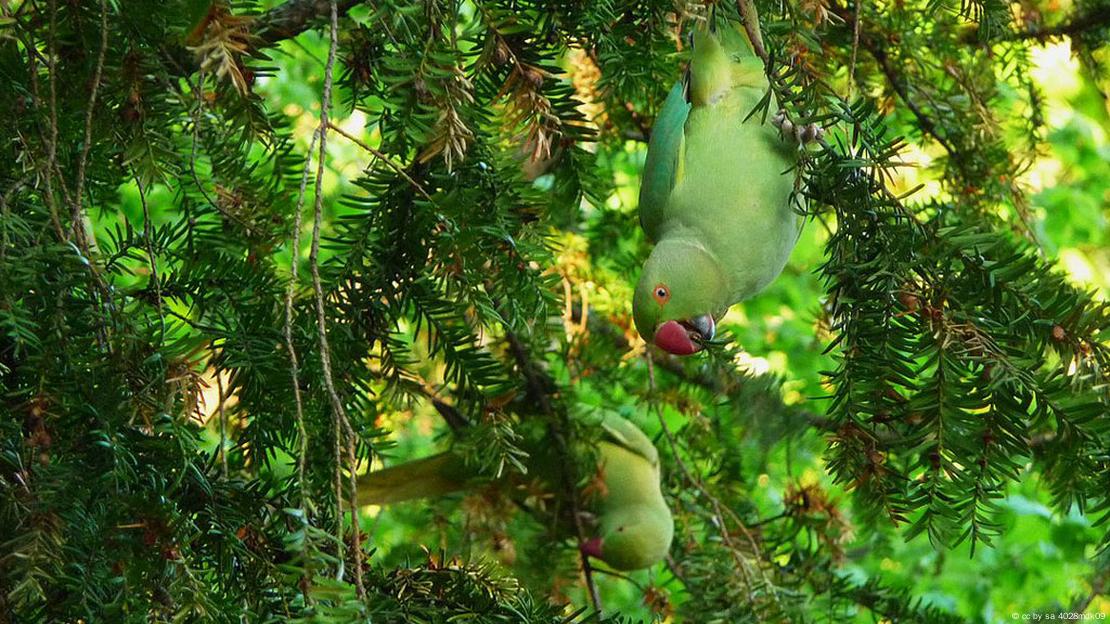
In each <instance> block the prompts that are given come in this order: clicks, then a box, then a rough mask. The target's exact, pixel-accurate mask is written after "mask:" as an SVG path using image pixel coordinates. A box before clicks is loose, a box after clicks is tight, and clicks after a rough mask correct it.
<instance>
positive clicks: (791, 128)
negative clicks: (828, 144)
mask: <svg viewBox="0 0 1110 624" xmlns="http://www.w3.org/2000/svg"><path fill="white" fill-rule="evenodd" d="M771 124H772V125H774V126H775V127H776V128H778V129H779V132H781V133H782V135H783V136H784V137H793V139H794V140H795V141H797V142H798V144H799V145H806V144H807V143H820V142H821V140H822V139H824V138H825V129H824V128H822V127H821V126H818V125H817V124H815V123H808V124H795V123H794V122H793V121H791V120H790V118H789V117H787V116H786V112H785V111H783V110H779V111H778V112H777V113H775V115H774V116H773V117H771Z"/></svg>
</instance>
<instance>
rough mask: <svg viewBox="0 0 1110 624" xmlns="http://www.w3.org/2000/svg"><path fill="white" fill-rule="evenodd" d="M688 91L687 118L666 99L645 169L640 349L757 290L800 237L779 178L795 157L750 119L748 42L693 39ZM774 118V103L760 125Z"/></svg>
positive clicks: (727, 32) (754, 86) (757, 68)
mask: <svg viewBox="0 0 1110 624" xmlns="http://www.w3.org/2000/svg"><path fill="white" fill-rule="evenodd" d="M689 81H690V88H689V99H690V102H689V103H688V104H687V105H686V106H687V108H686V109H683V108H682V107H681V105H680V104H681V103H674V102H672V100H671V99H670V98H668V101H667V105H666V106H664V110H663V111H662V113H661V114H660V116H659V120H658V121H657V126H656V128H655V129H654V130H653V132H652V143H651V144H650V145H649V147H648V158H647V161H646V163H645V168H644V180H643V186H642V188H641V195H640V201H641V203H640V210H641V223H642V224H643V226H644V230H645V232H646V233H647V235H648V236H649V237H650V238H651V239H653V240H655V241H656V242H657V245H656V247H655V249H654V250H653V252H652V257H651V258H649V259H648V262H647V263H646V264H645V268H644V272H643V273H642V275H641V281H640V284H639V285H638V286H637V290H636V295H635V299H634V301H633V312H634V315H635V319H636V325H637V328H638V329H639V330H640V332H641V334H643V335H644V336H645V338H648V339H651V337H652V335H653V334H654V331H655V328H656V327H657V326H658V324H659V323H661V322H663V321H665V320H671V319H686V318H689V317H690V316H691V315H701V314H707V313H708V314H718V313H722V312H724V309H725V308H727V307H729V306H731V305H732V304H734V303H737V302H739V301H742V300H743V299H746V298H748V297H751V296H752V295H754V294H756V293H757V292H759V291H760V290H762V289H763V288H765V287H766V286H767V285H768V284H769V283H770V282H771V281H772V280H773V279H774V278H775V277H777V276H778V274H779V273H780V272H781V271H782V267H783V266H784V265H785V264H786V260H787V258H788V257H789V255H790V251H791V250H792V249H793V247H794V243H795V242H796V240H797V235H798V224H799V219H798V217H797V216H796V215H795V214H794V212H793V210H792V209H791V207H790V196H791V194H792V192H793V175H790V174H788V173H786V172H787V171H788V170H789V169H791V168H792V167H793V165H794V160H795V155H794V152H795V148H794V147H793V146H792V145H791V144H789V143H788V142H787V141H785V140H784V139H782V138H781V137H780V136H779V132H778V130H777V129H776V128H774V127H773V126H771V125H770V124H769V123H764V122H763V119H762V116H761V115H758V114H756V115H750V114H751V113H752V112H753V111H754V110H755V109H756V107H757V106H758V105H759V103H760V102H761V100H763V98H764V97H765V96H766V94H767V92H768V89H769V87H768V82H767V78H766V75H765V73H764V68H763V63H762V61H761V60H760V59H759V58H758V57H756V56H755V55H754V54H753V53H752V51H751V47H750V44H749V43H748V41H747V36H746V34H745V33H743V31H741V30H739V29H738V28H737V27H736V26H733V25H727V26H724V27H722V28H721V29H720V30H719V31H718V32H717V33H708V32H699V33H697V34H695V38H694V53H693V57H692V59H691V65H690V78H689ZM673 93H674V91H672V95H673ZM776 110H777V109H776V106H775V105H774V103H773V101H772V104H771V109H770V111H768V115H771V114H774V112H775V111H776ZM680 112H681V113H682V115H681V117H682V131H681V133H680V134H681V139H677V138H675V136H674V135H675V134H677V133H676V130H675V127H674V124H675V120H676V119H678V118H679V116H680V115H679V113H680ZM749 115H750V116H749ZM656 135H660V136H662V137H663V138H661V139H660V140H659V141H658V142H657V141H656V140H655V137H656ZM656 150H658V151H659V153H658V154H656V153H653V151H656ZM671 159H676V160H677V159H680V161H678V162H675V163H674V164H673V165H672V164H670V162H671ZM678 170H681V171H682V175H681V176H678V175H674V172H676V171H678ZM668 183H669V184H670V186H669V187H667V188H665V189H664V188H663V187H664V186H665V185H666V184H668ZM664 196H665V199H661V198H663V197H664ZM689 250H693V251H692V252H691V251H689ZM693 264H697V265H698V267H697V268H696V269H695V268H693V267H692V266H691V265H693ZM714 265H715V266H714ZM707 267H709V268H707ZM657 284H664V285H666V286H667V287H668V288H669V289H670V300H669V301H668V302H667V304H666V307H665V308H664V307H661V306H659V305H658V304H657V303H656V302H655V301H653V299H652V292H653V289H654V288H655V286H656V285H657Z"/></svg>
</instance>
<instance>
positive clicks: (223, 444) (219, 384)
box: [216, 369, 227, 480]
mask: <svg viewBox="0 0 1110 624" xmlns="http://www.w3.org/2000/svg"><path fill="white" fill-rule="evenodd" d="M225 400H226V397H225V396H224V381H223V379H221V378H220V371H219V370H218V369H217V370H216V413H217V415H218V417H219V419H220V471H221V473H222V474H223V477H224V479H225V480H226V479H227V413H226V412H225V411H224V401H225Z"/></svg>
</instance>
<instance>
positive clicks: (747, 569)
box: [647, 351, 782, 608]
mask: <svg viewBox="0 0 1110 624" xmlns="http://www.w3.org/2000/svg"><path fill="white" fill-rule="evenodd" d="M647 365H648V390H649V393H650V394H651V395H652V397H653V398H654V395H655V372H654V366H653V365H652V358H651V352H650V351H649V352H648V353H647ZM653 404H654V406H655V410H654V411H655V414H656V416H657V418H658V420H659V424H660V425H661V426H662V429H663V435H664V437H665V438H666V439H667V444H668V445H669V446H670V448H671V454H672V455H673V456H674V460H675V464H676V465H677V466H678V469H679V472H681V473H682V476H683V477H684V478H685V479H686V481H687V482H688V483H689V484H690V485H691V486H693V487H694V489H696V490H697V491H698V493H700V494H701V495H702V496H703V497H704V498H705V499H706V500H707V501H709V504H710V505H712V507H713V515H714V518H713V521H714V524H715V525H716V526H717V528H718V533H719V534H720V536H721V542H722V543H723V544H724V545H725V547H726V548H728V550H729V552H730V553H731V554H732V557H733V560H734V561H735V562H736V564H737V566H738V568H739V571H740V573H741V575H742V576H743V577H744V581H745V583H746V584H747V585H748V586H749V587H751V586H752V576H751V568H752V567H753V566H752V564H751V563H750V562H749V561H747V560H746V559H745V558H743V557H742V556H741V554H740V553H741V551H740V550H739V548H737V547H736V545H735V544H734V543H733V541H732V536H731V534H730V533H729V530H728V527H727V524H726V513H727V516H728V518H729V519H731V520H732V522H733V524H735V525H736V527H737V528H738V529H740V532H741V533H743V535H744V538H745V540H746V541H747V542H748V545H749V546H750V547H751V549H752V555H753V556H754V557H755V558H756V559H762V556H761V555H760V552H761V549H760V547H759V545H758V544H757V543H756V541H755V537H754V536H753V535H752V533H751V531H749V530H748V527H747V525H745V524H744V522H743V521H742V520H741V519H740V517H739V516H737V515H736V513H735V512H734V511H732V509H729V508H728V507H725V506H724V505H722V504H721V501H720V500H719V499H718V498H717V497H716V496H714V495H713V494H712V493H711V492H710V491H709V489H708V488H706V487H705V484H704V483H702V481H701V479H700V478H698V477H697V476H696V475H694V473H693V472H692V471H691V470H690V469H689V468H688V467H687V466H686V463H685V462H683V461H682V456H681V455H680V453H679V448H678V442H677V440H676V439H675V437H674V434H673V433H671V429H670V427H669V426H668V425H667V419H666V418H664V416H663V410H662V409H659V404H657V403H654V401H653ZM754 568H755V569H756V571H757V572H758V573H759V575H760V577H762V581H763V583H764V587H767V588H772V589H771V599H772V600H773V601H774V602H775V604H776V605H777V606H779V607H780V608H781V606H782V605H781V604H780V602H779V596H778V592H777V591H775V590H774V589H773V588H774V584H773V583H772V582H771V579H770V578H769V577H768V576H767V572H766V571H765V570H764V569H763V566H762V565H758V564H757V565H755V566H754Z"/></svg>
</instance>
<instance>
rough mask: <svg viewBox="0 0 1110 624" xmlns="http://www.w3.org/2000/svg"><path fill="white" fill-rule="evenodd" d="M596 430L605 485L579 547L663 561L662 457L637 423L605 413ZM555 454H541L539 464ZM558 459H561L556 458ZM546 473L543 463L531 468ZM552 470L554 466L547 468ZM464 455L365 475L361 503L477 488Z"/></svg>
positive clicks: (669, 525) (617, 557)
mask: <svg viewBox="0 0 1110 624" xmlns="http://www.w3.org/2000/svg"><path fill="white" fill-rule="evenodd" d="M596 425H597V426H598V427H599V428H600V429H601V439H600V442H599V443H598V448H597V458H598V473H599V475H600V482H601V483H600V487H598V488H597V492H596V493H595V494H594V495H593V496H591V497H589V499H588V501H589V508H588V509H586V511H588V512H589V513H590V515H591V516H592V517H593V519H594V520H595V527H594V530H593V535H592V536H591V537H590V538H589V539H587V540H586V541H585V542H583V543H582V544H580V545H579V548H580V550H581V551H582V552H583V553H584V554H586V555H588V556H591V557H595V558H597V559H600V560H602V561H604V562H605V563H607V564H609V565H610V566H611V567H613V568H614V569H617V570H637V569H640V568H646V567H650V566H652V565H654V564H656V563H658V562H659V561H662V560H663V557H664V556H666V554H667V552H668V551H669V550H670V547H671V538H672V537H673V534H674V521H673V519H672V518H671V511H670V509H669V508H668V507H667V504H666V502H665V501H664V500H663V494H662V491H661V490H660V487H659V479H660V473H659V454H658V452H657V451H656V450H655V446H654V445H652V443H651V440H649V439H648V437H647V436H645V435H644V433H643V432H642V431H640V429H639V428H638V427H636V425H634V424H632V423H631V422H630V421H628V420H627V419H625V418H622V417H621V416H618V415H616V414H612V413H607V414H605V415H604V416H602V417H601V418H600V420H599V421H598V422H597V423H596ZM545 455H547V456H550V453H545V452H543V450H542V449H538V450H537V452H536V453H534V454H533V455H532V457H533V462H534V463H542V462H541V460H540V459H539V458H542V457H544V456H545ZM552 461H555V460H554V459H552ZM531 468H532V470H533V472H538V473H543V472H545V470H544V468H545V466H542V465H540V466H532V467H531ZM546 468H547V471H550V469H551V466H546ZM478 482H479V480H477V479H475V478H474V476H473V473H472V471H470V470H468V469H467V466H466V465H465V464H464V462H463V460H462V458H461V457H459V456H458V455H455V454H453V453H451V452H450V451H447V452H444V453H439V454H438V455H433V456H431V457H427V458H424V459H418V460H415V461H411V462H407V463H404V464H401V465H399V466H394V467H391V468H386V469H384V470H377V471H374V472H370V473H367V474H365V475H363V476H361V477H359V480H358V504H359V505H387V504H391V503H397V502H401V501H405V500H411V499H415V498H429V497H437V496H443V495H445V494H449V493H451V492H455V491H459V490H463V489H466V488H468V487H471V486H473V485H475V484H477V483H478Z"/></svg>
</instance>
